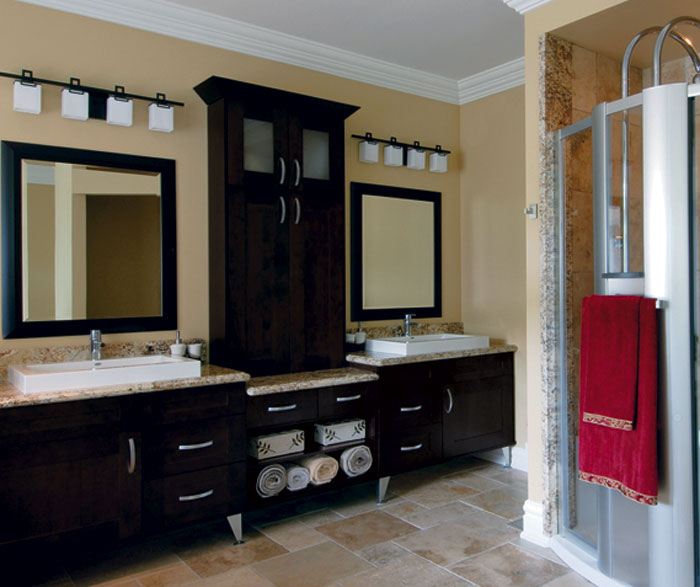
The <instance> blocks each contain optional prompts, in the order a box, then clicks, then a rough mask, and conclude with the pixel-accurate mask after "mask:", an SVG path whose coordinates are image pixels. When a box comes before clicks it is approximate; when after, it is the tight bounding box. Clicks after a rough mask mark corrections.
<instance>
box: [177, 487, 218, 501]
mask: <svg viewBox="0 0 700 587" xmlns="http://www.w3.org/2000/svg"><path fill="white" fill-rule="evenodd" d="M210 495H214V490H213V489H210V490H209V491H204V492H202V493H194V494H192V495H181V496H180V497H178V498H177V499H178V501H195V500H197V499H204V498H205V497H209V496H210Z"/></svg>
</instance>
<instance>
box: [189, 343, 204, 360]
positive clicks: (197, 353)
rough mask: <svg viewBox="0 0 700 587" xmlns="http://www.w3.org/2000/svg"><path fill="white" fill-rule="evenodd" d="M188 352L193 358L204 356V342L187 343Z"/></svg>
mask: <svg viewBox="0 0 700 587" xmlns="http://www.w3.org/2000/svg"><path fill="white" fill-rule="evenodd" d="M187 354H188V355H189V356H190V357H192V358H193V359H199V357H201V356H202V343H201V342H194V343H191V344H188V345H187Z"/></svg>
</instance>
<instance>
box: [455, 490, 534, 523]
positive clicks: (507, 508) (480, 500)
mask: <svg viewBox="0 0 700 587" xmlns="http://www.w3.org/2000/svg"><path fill="white" fill-rule="evenodd" d="M526 499H527V493H526V492H524V491H522V490H520V489H513V488H512V487H504V488H503V489H494V490H492V491H485V492H483V493H479V494H478V495H474V496H470V497H465V498H463V499H462V501H463V502H464V503H468V504H470V505H473V506H476V507H478V508H481V509H483V510H486V511H487V512H491V513H492V514H496V515H497V516H501V517H502V518H505V519H506V520H514V519H515V518H520V517H522V515H523V503H525V500H526Z"/></svg>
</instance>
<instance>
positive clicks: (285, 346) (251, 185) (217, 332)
mask: <svg viewBox="0 0 700 587" xmlns="http://www.w3.org/2000/svg"><path fill="white" fill-rule="evenodd" d="M195 91H196V92H197V93H198V94H199V96H200V97H201V98H202V100H204V102H206V103H207V105H208V142H209V338H210V359H211V361H212V362H213V363H216V364H218V365H222V366H227V367H233V368H236V369H240V370H242V371H246V372H248V373H250V374H251V375H253V376H259V375H270V374H275V373H291V372H296V371H309V370H315V369H330V368H334V367H338V366H340V365H342V364H343V362H344V356H343V345H344V331H345V228H344V218H345V214H344V201H345V196H344V192H345V184H344V165H345V161H344V121H345V119H346V118H347V117H348V116H350V115H351V114H352V113H353V112H355V111H356V110H357V107H355V106H349V105H346V104H340V103H338V102H330V101H328V100H322V99H319V98H314V97H310V96H303V95H300V94H294V93H290V92H285V91H281V90H275V89H271V88H266V87H263V86H257V85H253V84H248V83H243V82H239V81H235V80H230V79H225V78H221V77H210V78H209V79H207V80H206V81H204V82H202V83H201V84H199V85H198V86H197V87H196V88H195Z"/></svg>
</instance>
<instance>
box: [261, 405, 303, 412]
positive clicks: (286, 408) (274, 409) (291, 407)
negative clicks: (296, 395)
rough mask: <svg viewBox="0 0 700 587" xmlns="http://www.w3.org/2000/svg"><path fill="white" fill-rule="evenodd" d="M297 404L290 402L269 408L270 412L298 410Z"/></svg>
mask: <svg viewBox="0 0 700 587" xmlns="http://www.w3.org/2000/svg"><path fill="white" fill-rule="evenodd" d="M296 409H297V405H296V404H289V405H287V406H269V407H268V408H267V411H268V412H289V411H291V410H296Z"/></svg>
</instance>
